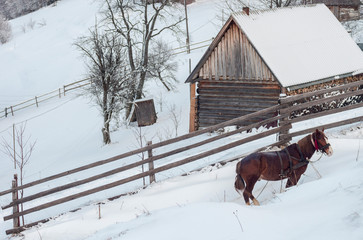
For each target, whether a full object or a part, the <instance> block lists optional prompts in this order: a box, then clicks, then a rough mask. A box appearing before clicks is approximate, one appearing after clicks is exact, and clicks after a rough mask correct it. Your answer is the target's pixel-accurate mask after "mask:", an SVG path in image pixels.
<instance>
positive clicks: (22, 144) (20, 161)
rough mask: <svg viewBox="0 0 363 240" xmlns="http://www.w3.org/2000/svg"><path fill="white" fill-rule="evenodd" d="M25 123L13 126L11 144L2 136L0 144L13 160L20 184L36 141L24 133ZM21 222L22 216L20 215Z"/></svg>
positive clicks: (21, 193)
mask: <svg viewBox="0 0 363 240" xmlns="http://www.w3.org/2000/svg"><path fill="white" fill-rule="evenodd" d="M25 129H26V124H21V125H20V127H19V128H15V127H14V136H13V138H14V143H13V144H11V143H9V142H8V141H6V140H5V139H4V138H2V142H1V143H0V145H1V146H2V148H1V151H2V152H3V153H4V154H6V155H7V156H8V157H9V158H10V160H11V161H13V160H14V161H15V163H16V165H17V166H18V168H19V173H20V185H23V180H24V170H25V166H26V165H27V164H28V163H29V160H30V157H31V155H32V153H33V150H34V147H35V143H36V141H34V142H32V141H30V139H31V136H30V135H29V136H26V134H25ZM23 197H24V189H22V190H20V199H23ZM20 206H21V211H23V210H24V208H23V204H21V205H20ZM22 221H23V224H25V222H24V216H22Z"/></svg>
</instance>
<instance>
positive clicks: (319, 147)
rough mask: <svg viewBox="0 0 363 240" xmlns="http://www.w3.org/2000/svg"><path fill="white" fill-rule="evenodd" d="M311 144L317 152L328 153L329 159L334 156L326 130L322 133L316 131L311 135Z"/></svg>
mask: <svg viewBox="0 0 363 240" xmlns="http://www.w3.org/2000/svg"><path fill="white" fill-rule="evenodd" d="M311 142H312V144H313V146H314V147H315V150H316V151H321V152H323V153H326V155H328V156H329V157H330V156H331V155H333V148H332V147H331V145H330V143H329V142H328V138H327V137H326V136H325V133H324V129H323V130H322V131H319V130H318V129H316V130H315V132H314V133H313V134H311Z"/></svg>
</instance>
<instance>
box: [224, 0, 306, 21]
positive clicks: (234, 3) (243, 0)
mask: <svg viewBox="0 0 363 240" xmlns="http://www.w3.org/2000/svg"><path fill="white" fill-rule="evenodd" d="M309 2H310V0H255V1H249V0H223V1H221V3H220V4H218V8H219V9H221V13H222V12H223V15H224V14H227V15H228V16H229V15H230V14H231V13H235V12H241V11H242V10H243V8H244V7H249V8H250V9H251V10H264V9H269V8H280V7H288V6H293V5H294V6H295V5H302V4H307V3H309ZM218 18H219V19H222V20H226V19H225V17H224V16H218Z"/></svg>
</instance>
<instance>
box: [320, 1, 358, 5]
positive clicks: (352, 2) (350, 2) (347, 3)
mask: <svg viewBox="0 0 363 240" xmlns="http://www.w3.org/2000/svg"><path fill="white" fill-rule="evenodd" d="M313 3H324V4H325V5H327V6H359V5H361V3H360V1H359V0H313Z"/></svg>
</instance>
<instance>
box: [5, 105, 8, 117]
mask: <svg viewBox="0 0 363 240" xmlns="http://www.w3.org/2000/svg"><path fill="white" fill-rule="evenodd" d="M5 117H8V108H7V107H6V108H5Z"/></svg>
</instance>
